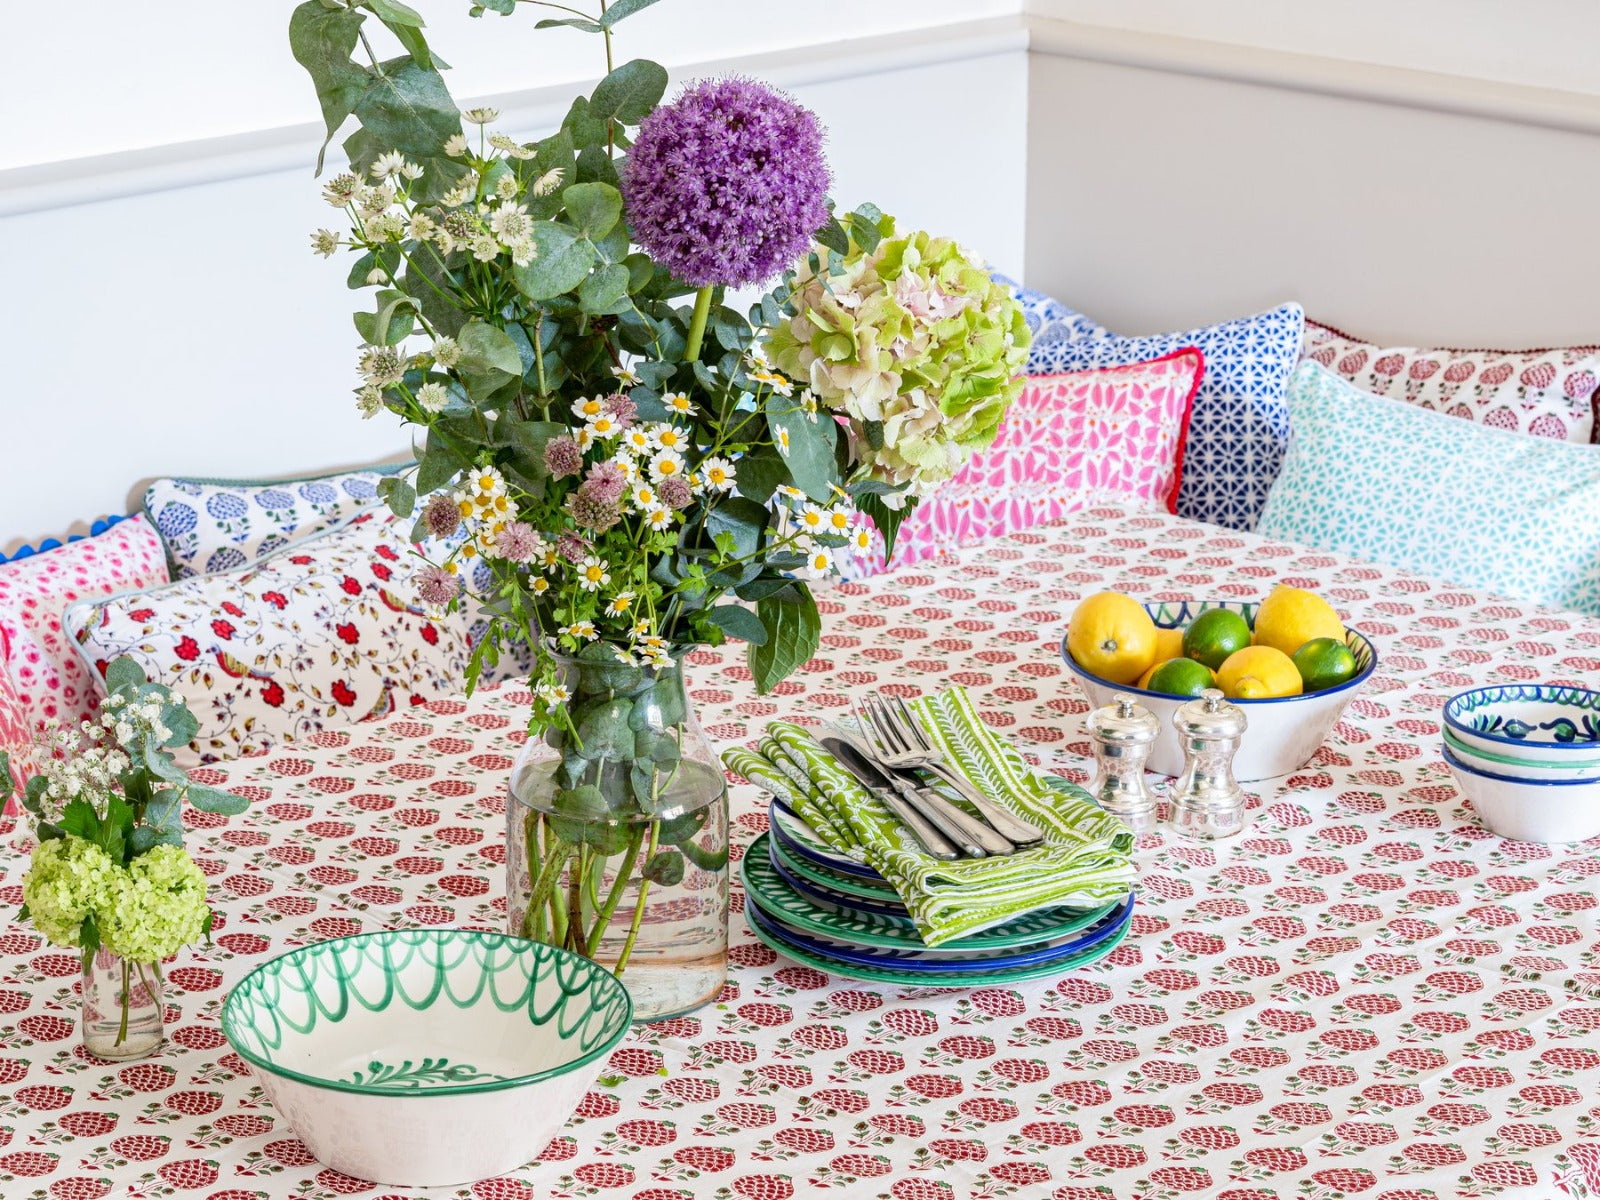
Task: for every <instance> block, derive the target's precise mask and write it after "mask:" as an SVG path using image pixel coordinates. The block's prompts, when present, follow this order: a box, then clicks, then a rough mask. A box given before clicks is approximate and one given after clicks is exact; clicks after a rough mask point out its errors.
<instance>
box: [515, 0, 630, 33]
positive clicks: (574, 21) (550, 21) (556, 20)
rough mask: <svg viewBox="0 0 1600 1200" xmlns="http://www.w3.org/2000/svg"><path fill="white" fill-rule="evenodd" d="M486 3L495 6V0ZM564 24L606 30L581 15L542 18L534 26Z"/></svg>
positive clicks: (593, 30)
mask: <svg viewBox="0 0 1600 1200" xmlns="http://www.w3.org/2000/svg"><path fill="white" fill-rule="evenodd" d="M485 3H487V4H489V6H490V7H491V8H492V7H493V6H494V0H485ZM512 3H515V0H512ZM497 11H499V10H497ZM504 11H505V12H510V11H511V9H509V8H508V9H505V10H504ZM562 25H570V26H571V27H572V28H573V29H581V30H583V31H584V32H585V33H604V32H605V30H604V29H602V28H601V27H600V26H598V25H596V24H595V23H594V22H593V21H586V20H583V19H582V18H579V17H546V18H545V19H544V20H542V21H540V22H539V23H538V24H536V25H535V26H534V28H535V29H557V28H559V27H560V26H562Z"/></svg>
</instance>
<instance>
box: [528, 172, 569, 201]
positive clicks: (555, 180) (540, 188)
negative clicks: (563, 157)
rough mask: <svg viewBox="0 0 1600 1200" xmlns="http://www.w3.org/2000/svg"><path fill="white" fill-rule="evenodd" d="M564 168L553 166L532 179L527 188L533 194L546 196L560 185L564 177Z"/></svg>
mask: <svg viewBox="0 0 1600 1200" xmlns="http://www.w3.org/2000/svg"><path fill="white" fill-rule="evenodd" d="M566 174H567V173H566V170H565V169H564V168H562V167H553V168H551V169H550V170H548V171H546V172H545V173H544V174H543V175H541V176H539V178H537V179H535V180H534V181H533V187H531V188H530V189H529V191H531V192H532V193H533V194H534V195H535V196H548V195H549V194H550V193H551V192H553V191H555V190H556V189H557V188H558V187H560V186H561V181H562V179H564V178H566Z"/></svg>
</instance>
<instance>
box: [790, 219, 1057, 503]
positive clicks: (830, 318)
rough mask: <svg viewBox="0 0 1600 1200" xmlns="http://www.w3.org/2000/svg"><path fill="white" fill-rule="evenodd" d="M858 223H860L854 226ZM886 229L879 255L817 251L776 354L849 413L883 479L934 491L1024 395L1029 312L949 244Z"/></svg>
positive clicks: (863, 451)
mask: <svg viewBox="0 0 1600 1200" xmlns="http://www.w3.org/2000/svg"><path fill="white" fill-rule="evenodd" d="M842 223H843V225H844V227H845V228H846V229H850V228H851V227H852V221H851V219H849V218H845V219H844V220H843V222H842ZM877 228H878V229H879V230H880V231H881V232H882V233H883V234H884V236H883V240H881V241H879V242H878V243H877V244H876V246H875V247H874V248H873V249H872V250H870V251H869V250H866V249H865V248H864V247H863V246H861V245H860V244H859V243H858V242H857V241H856V240H855V238H854V236H852V237H851V240H850V248H849V252H848V253H846V254H839V253H838V252H837V251H834V252H830V251H828V250H827V249H826V248H824V247H821V246H819V247H817V257H816V261H817V262H818V263H819V264H821V271H820V273H818V272H813V271H812V270H811V269H810V267H809V265H808V266H806V267H803V268H802V269H801V270H800V271H799V273H798V274H797V275H796V277H795V279H794V281H793V286H792V292H791V297H790V300H789V304H788V313H789V319H788V320H786V321H784V322H782V323H780V324H779V325H778V327H777V328H776V329H774V330H773V331H772V333H771V334H770V335H769V336H768V338H767V341H766V353H767V355H768V357H769V358H770V359H771V360H772V362H773V363H774V364H775V365H776V366H777V367H778V368H779V369H781V370H782V371H784V372H785V373H787V374H789V375H791V376H793V377H794V378H796V379H805V380H808V381H809V382H810V385H811V389H812V391H814V392H815V393H816V395H817V398H818V400H819V401H820V402H821V404H822V405H823V406H824V407H825V408H828V409H831V410H832V411H834V412H836V413H839V414H841V415H843V416H845V417H847V418H848V420H849V422H850V427H851V431H852V433H853V434H854V435H855V438H856V444H857V449H858V452H859V454H860V455H861V458H862V461H863V462H864V463H865V464H866V466H867V468H868V473H869V475H870V477H871V478H874V479H880V480H883V481H884V482H887V483H893V484H905V485H909V490H910V491H911V492H912V493H913V494H915V495H919V496H920V495H926V494H927V493H928V492H930V491H932V490H933V489H934V488H935V487H937V486H938V485H939V484H940V483H943V482H944V481H945V480H947V479H949V478H950V477H951V476H952V475H954V474H955V473H956V472H957V471H959V470H960V469H961V468H962V466H964V465H965V464H966V462H967V460H968V459H969V458H970V457H971V456H972V455H973V454H974V453H976V452H977V451H979V450H983V449H987V448H988V447H989V446H990V445H992V444H993V443H994V438H995V433H996V432H997V430H998V429H999V426H1000V419H1001V417H1003V416H1004V415H1005V411H1006V409H1007V408H1008V407H1009V406H1010V404H1011V402H1012V401H1013V400H1015V399H1016V398H1017V396H1019V395H1020V394H1021V393H1022V387H1023V383H1024V377H1023V371H1024V367H1025V366H1026V363H1027V357H1028V343H1029V334H1028V326H1027V323H1026V321H1025V320H1024V319H1023V315H1022V309H1021V306H1020V305H1018V304H1017V303H1016V301H1015V300H1013V299H1012V297H1011V294H1010V293H1009V292H1008V291H1007V290H1006V288H1005V287H1003V286H1002V285H1000V284H997V283H995V282H994V281H993V280H992V279H990V277H989V272H988V271H987V270H986V269H985V267H984V265H983V263H982V262H981V261H979V260H977V259H976V258H974V257H972V256H971V255H969V254H967V253H966V252H964V251H963V250H962V249H961V247H960V246H958V245H957V244H956V243H955V242H954V241H952V240H951V239H949V238H941V237H934V236H933V235H932V234H928V233H924V232H918V233H912V234H908V235H906V236H904V237H895V236H893V229H894V224H893V221H892V219H890V218H887V217H885V218H882V219H881V220H880V221H879V222H878V223H877Z"/></svg>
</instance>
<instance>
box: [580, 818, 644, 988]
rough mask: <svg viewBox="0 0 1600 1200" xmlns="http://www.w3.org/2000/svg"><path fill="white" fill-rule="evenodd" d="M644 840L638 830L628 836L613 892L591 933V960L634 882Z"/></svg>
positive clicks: (595, 921) (612, 885) (607, 894)
mask: <svg viewBox="0 0 1600 1200" xmlns="http://www.w3.org/2000/svg"><path fill="white" fill-rule="evenodd" d="M643 838H644V830H642V829H638V828H635V829H634V831H633V832H632V833H630V834H629V835H628V848H627V849H626V850H624V851H623V852H622V858H621V860H620V865H619V866H618V868H617V877H616V879H615V880H614V881H613V882H612V884H611V890H610V891H609V892H607V893H606V902H605V903H604V904H603V905H601V907H600V911H599V913H598V914H597V915H596V916H595V919H594V928H593V929H591V930H590V931H589V957H590V958H593V957H594V956H595V954H596V953H597V952H598V951H599V949H600V939H601V938H603V937H604V936H605V932H606V926H607V925H610V924H611V918H612V917H613V916H614V915H616V911H617V905H619V904H621V903H622V893H623V892H625V891H627V890H628V884H629V883H631V882H632V881H633V868H634V865H635V860H636V859H637V858H638V857H639V843H640V841H642V840H643Z"/></svg>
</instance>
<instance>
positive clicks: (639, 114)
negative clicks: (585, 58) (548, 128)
mask: <svg viewBox="0 0 1600 1200" xmlns="http://www.w3.org/2000/svg"><path fill="white" fill-rule="evenodd" d="M607 15H610V14H609V13H608V14H607ZM619 19H620V18H619ZM666 90H667V69H666V68H665V67H663V66H662V65H661V64H660V63H653V62H650V61H648V60H647V59H643V58H635V59H632V60H631V61H629V62H625V63H623V64H622V65H621V66H620V67H618V68H617V69H616V70H614V71H612V72H611V74H609V75H607V76H606V77H605V78H604V79H602V80H601V81H600V84H599V86H598V87H596V88H595V89H594V95H593V96H592V97H590V99H589V111H590V113H591V114H592V115H593V116H595V117H599V118H601V119H605V118H612V119H615V120H617V121H620V122H622V124H624V125H637V124H638V123H639V122H640V121H642V120H644V119H645V118H646V117H648V116H649V115H650V113H651V110H653V109H654V108H655V106H656V105H657V104H659V103H661V97H662V96H663V95H665V94H666Z"/></svg>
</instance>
